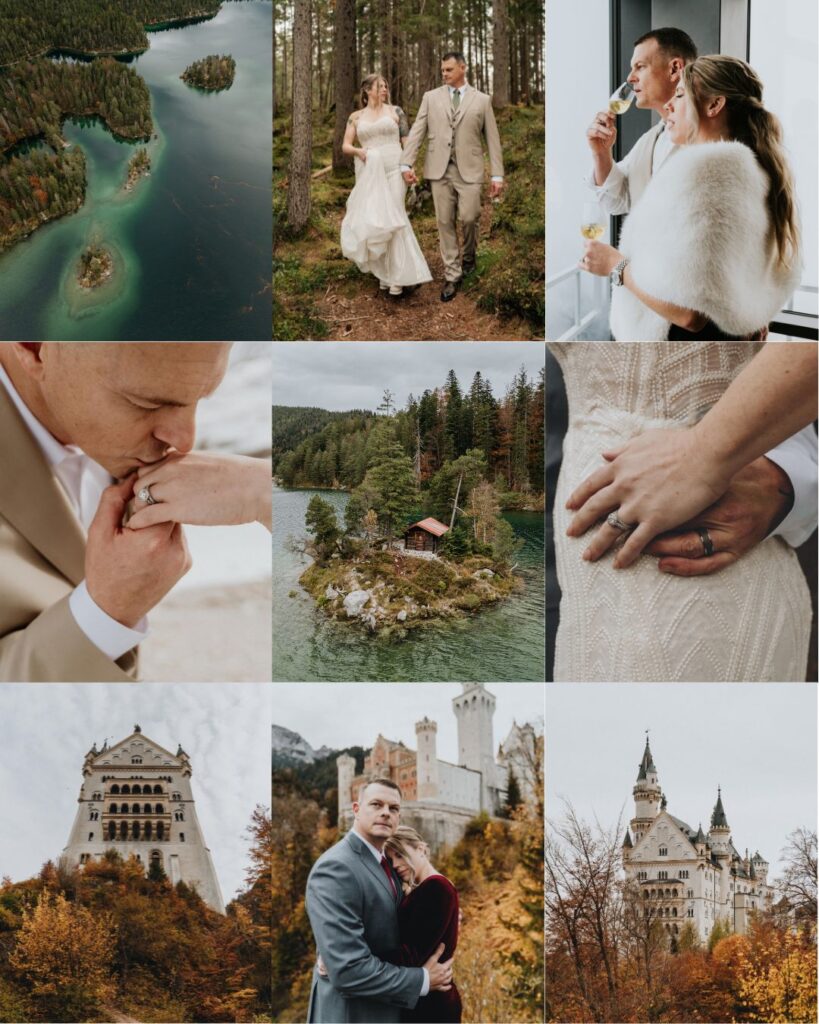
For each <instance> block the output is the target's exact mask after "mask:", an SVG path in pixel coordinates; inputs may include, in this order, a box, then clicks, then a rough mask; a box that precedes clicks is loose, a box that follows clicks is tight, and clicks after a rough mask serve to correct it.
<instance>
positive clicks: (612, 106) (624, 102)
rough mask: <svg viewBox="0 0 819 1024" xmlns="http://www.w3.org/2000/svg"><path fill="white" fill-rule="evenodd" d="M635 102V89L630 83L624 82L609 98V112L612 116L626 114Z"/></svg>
mask: <svg viewBox="0 0 819 1024" xmlns="http://www.w3.org/2000/svg"><path fill="white" fill-rule="evenodd" d="M633 102H634V89H632V87H631V85H630V84H629V83H628V82H623V84H622V85H621V86H619V87H618V88H617V89H615V90H614V92H613V93H612V94H611V96H610V97H609V111H610V112H611V113H612V114H625V112H626V111H627V110H628V108H629V107H630V106H631V104H632V103H633Z"/></svg>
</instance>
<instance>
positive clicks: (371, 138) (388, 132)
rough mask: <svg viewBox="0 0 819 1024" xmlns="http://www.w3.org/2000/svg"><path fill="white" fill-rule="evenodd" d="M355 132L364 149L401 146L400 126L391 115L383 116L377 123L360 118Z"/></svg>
mask: <svg viewBox="0 0 819 1024" xmlns="http://www.w3.org/2000/svg"><path fill="white" fill-rule="evenodd" d="M355 130H356V134H357V135H358V141H359V142H360V143H361V146H362V148H363V149H380V148H381V146H398V145H400V138H399V134H398V125H397V124H396V122H395V119H394V118H393V117H392V115H390V114H382V115H381V117H379V118H377V119H376V120H375V121H370V120H366V121H365V120H363V119H362V118H359V119H358V122H357V124H356V128H355Z"/></svg>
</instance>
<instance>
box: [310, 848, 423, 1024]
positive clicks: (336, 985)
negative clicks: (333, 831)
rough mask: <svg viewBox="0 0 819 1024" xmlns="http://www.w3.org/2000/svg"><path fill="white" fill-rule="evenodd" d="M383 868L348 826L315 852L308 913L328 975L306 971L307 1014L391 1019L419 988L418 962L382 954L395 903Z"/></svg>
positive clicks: (338, 1020) (393, 932) (324, 1019)
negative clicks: (309, 975) (397, 962)
mask: <svg viewBox="0 0 819 1024" xmlns="http://www.w3.org/2000/svg"><path fill="white" fill-rule="evenodd" d="M396 890H397V893H398V896H397V897H396V896H394V895H393V892H392V890H391V888H390V884H389V882H388V881H387V877H386V875H385V874H384V871H383V869H382V868H381V867H379V865H378V863H377V862H376V860H375V858H374V857H373V855H372V854H371V853H370V851H369V850H368V849H367V847H366V846H365V845H364V843H363V842H362V841H361V839H359V837H358V836H357V835H356V834H355V833H354V832H348V833H347V835H346V836H344V838H343V839H342V840H340V842H338V843H336V845H335V846H333V847H331V848H330V849H329V850H327V851H326V852H325V853H323V854H322V855H321V857H319V859H318V860H317V861H316V863H315V864H314V865H313V870H312V871H311V872H310V877H309V878H308V879H307V900H306V905H307V914H308V916H309V918H310V924H311V926H312V928H313V935H314V936H315V938H316V947H317V949H318V952H319V953H320V954H321V958H322V960H323V961H324V965H325V967H326V969H327V977H321V975H319V973H318V969H317V968H314V970H313V986H312V990H311V992H310V1008H309V1010H308V1013H307V1019H308V1021H310V1022H311V1024H312V1022H315V1024H348V1022H349V1024H359V1022H360V1024H368V1022H372V1024H394V1022H396V1024H397V1022H398V1021H400V1019H401V1008H402V1007H406V1008H408V1009H412V1007H414V1006H415V1004H416V1003H417V1002H418V999H419V997H420V995H421V986H422V985H423V981H424V972H423V970H422V969H421V968H420V967H396V966H394V965H393V964H389V963H386V962H385V961H384V960H383V959H382V957H385V956H386V955H387V954H389V953H391V952H394V951H395V950H397V949H398V947H399V945H400V942H399V937H398V912H397V911H398V904H399V902H400V898H401V887H400V884H399V883H398V881H397V880H396Z"/></svg>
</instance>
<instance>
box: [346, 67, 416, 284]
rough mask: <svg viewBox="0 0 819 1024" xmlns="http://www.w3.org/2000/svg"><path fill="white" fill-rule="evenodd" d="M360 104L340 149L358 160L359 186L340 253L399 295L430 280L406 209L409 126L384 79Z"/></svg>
mask: <svg viewBox="0 0 819 1024" xmlns="http://www.w3.org/2000/svg"><path fill="white" fill-rule="evenodd" d="M360 99H361V109H360V110H356V111H354V112H353V113H352V114H351V115H350V118H349V120H348V121H347V131H346V132H345V134H344V143H343V145H342V150H343V152H344V153H346V154H347V156H353V157H355V178H356V181H355V186H354V187H353V190H352V192H351V193H350V196H349V198H348V200H347V213H346V215H345V217H344V220H343V221H342V223H341V251H342V253H343V254H344V255H345V256H346V257H347V259H349V260H352V261H353V262H354V263H355V264H356V266H357V267H358V268H359V270H362V271H364V273H369V274H374V275H375V276H376V277H377V278H378V283H379V287H380V288H381V290H382V291H388V292H389V294H390V295H392V296H399V295H401V294H402V293H403V290H404V288H412V287H414V286H416V285H419V284H422V283H423V282H425V281H431V280H432V274H430V272H429V267H428V266H427V262H426V260H425V259H424V255H423V253H422V252H421V249H420V246H419V245H418V241H417V239H416V238H415V233H414V232H413V230H412V226H411V225H410V222H409V217H407V213H406V210H405V209H404V195H405V193H406V184H405V182H404V179H403V177H402V175H401V172H400V170H399V166H398V165H399V161H400V158H401V150H402V147H403V144H404V136H406V135H407V134H409V127H408V125H407V124H406V117H405V115H404V112H403V111H402V110H401V109H400V107H395V106H392V105H391V104H390V102H389V89H388V88H387V83H386V81H385V80H384V79H383V78H382V77H381V76H380V75H368V76H367V77H366V78H365V79H364V81H363V82H362V83H361V97H360ZM356 137H357V138H358V142H359V143H360V145H359V146H355V145H354V142H355V140H356Z"/></svg>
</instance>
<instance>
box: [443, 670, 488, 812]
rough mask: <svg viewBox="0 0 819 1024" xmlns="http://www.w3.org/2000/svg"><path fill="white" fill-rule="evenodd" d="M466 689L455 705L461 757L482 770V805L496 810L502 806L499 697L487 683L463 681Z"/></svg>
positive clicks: (484, 808)
mask: <svg viewBox="0 0 819 1024" xmlns="http://www.w3.org/2000/svg"><path fill="white" fill-rule="evenodd" d="M461 685H462V686H463V693H461V694H460V695H459V696H457V697H454V698H453V700H452V707H453V710H454V711H455V717H456V718H457V719H458V760H459V762H460V764H462V765H463V766H464V767H465V768H470V769H471V770H472V771H475V772H480V773H481V809H482V810H485V811H489V813H490V814H494V813H495V811H496V810H497V806H498V802H499V801H498V790H497V786H496V781H497V780H496V777H495V776H496V771H495V756H494V755H495V744H494V742H493V739H492V716H493V715H494V714H495V698H494V697H493V696H492V694H491V693H490V692H489V691H488V690H487V689H486V687H485V686H484V684H483V683H462V684H461Z"/></svg>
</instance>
